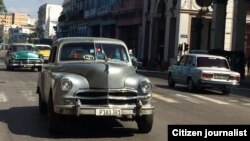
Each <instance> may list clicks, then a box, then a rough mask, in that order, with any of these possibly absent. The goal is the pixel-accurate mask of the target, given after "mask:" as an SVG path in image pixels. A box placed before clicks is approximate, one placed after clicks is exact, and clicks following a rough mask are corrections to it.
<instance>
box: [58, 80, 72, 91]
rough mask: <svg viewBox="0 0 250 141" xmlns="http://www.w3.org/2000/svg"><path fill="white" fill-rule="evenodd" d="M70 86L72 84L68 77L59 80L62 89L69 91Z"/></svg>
mask: <svg viewBox="0 0 250 141" xmlns="http://www.w3.org/2000/svg"><path fill="white" fill-rule="evenodd" d="M72 87H73V84H72V82H71V81H70V80H69V79H62V81H61V88H62V91H70V90H71V89H72Z"/></svg>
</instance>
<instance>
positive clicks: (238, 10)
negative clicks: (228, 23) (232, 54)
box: [232, 0, 246, 51]
mask: <svg viewBox="0 0 250 141" xmlns="http://www.w3.org/2000/svg"><path fill="white" fill-rule="evenodd" d="M245 25H246V1H245V0H234V19H233V40H232V51H236V50H237V51H243V50H244V42H245Z"/></svg>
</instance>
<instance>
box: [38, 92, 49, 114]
mask: <svg viewBox="0 0 250 141" xmlns="http://www.w3.org/2000/svg"><path fill="white" fill-rule="evenodd" d="M38 99H39V112H40V113H41V114H46V113H47V106H46V103H45V102H44V101H43V100H42V97H41V94H40V93H39V94H38Z"/></svg>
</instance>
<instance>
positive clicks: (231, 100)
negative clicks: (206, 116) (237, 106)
mask: <svg viewBox="0 0 250 141" xmlns="http://www.w3.org/2000/svg"><path fill="white" fill-rule="evenodd" d="M228 101H230V102H235V103H236V102H239V100H236V99H230V100H228Z"/></svg>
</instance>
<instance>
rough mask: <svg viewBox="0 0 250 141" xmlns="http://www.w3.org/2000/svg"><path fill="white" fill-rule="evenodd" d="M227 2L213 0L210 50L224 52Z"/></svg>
mask: <svg viewBox="0 0 250 141" xmlns="http://www.w3.org/2000/svg"><path fill="white" fill-rule="evenodd" d="M226 10H227V0H214V6H213V21H212V34H211V35H212V36H211V39H212V40H211V42H212V43H211V49H221V50H224V41H225V26H226V24H225V23H226Z"/></svg>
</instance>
